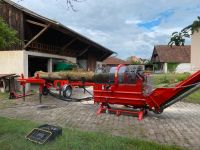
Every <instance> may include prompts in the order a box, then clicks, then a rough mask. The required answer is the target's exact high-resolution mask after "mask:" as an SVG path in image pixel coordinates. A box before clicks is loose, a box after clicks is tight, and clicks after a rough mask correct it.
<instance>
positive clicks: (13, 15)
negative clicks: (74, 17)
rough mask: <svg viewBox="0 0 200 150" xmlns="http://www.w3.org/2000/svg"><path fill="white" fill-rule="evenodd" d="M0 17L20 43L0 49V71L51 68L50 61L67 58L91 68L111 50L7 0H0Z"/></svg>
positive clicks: (109, 53)
mask: <svg viewBox="0 0 200 150" xmlns="http://www.w3.org/2000/svg"><path fill="white" fill-rule="evenodd" d="M0 17H2V18H3V19H4V20H5V22H7V23H8V25H9V26H10V27H12V28H13V29H15V30H16V31H17V32H18V37H19V39H20V41H21V42H20V44H17V45H14V46H12V47H10V48H4V49H0V73H1V74H10V73H17V74H21V73H23V74H24V75H25V76H26V77H27V76H33V74H34V72H35V71H39V70H42V71H49V72H51V71H53V70H54V68H53V66H54V64H55V63H57V62H58V61H60V60H68V61H70V62H73V63H78V64H80V65H81V66H82V67H83V68H85V69H86V70H95V68H96V64H97V63H98V62H102V61H103V60H104V59H106V58H107V57H109V56H111V55H112V54H113V53H114V52H113V51H111V50H109V49H108V48H105V47H103V46H102V45H100V44H98V43H96V42H94V41H92V40H90V39H88V38H87V37H85V36H83V35H81V34H79V33H77V32H75V31H73V30H71V29H69V28H68V27H66V26H64V25H62V24H61V23H59V22H56V21H54V20H51V19H48V18H45V17H43V16H41V15H39V14H37V13H35V12H32V11H30V10H28V9H26V8H24V7H22V6H20V5H18V4H16V3H14V2H12V1H10V0H1V1H0Z"/></svg>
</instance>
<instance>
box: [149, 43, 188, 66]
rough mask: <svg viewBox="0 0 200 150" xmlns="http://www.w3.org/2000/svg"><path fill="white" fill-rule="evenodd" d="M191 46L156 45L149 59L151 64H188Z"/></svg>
mask: <svg viewBox="0 0 200 150" xmlns="http://www.w3.org/2000/svg"><path fill="white" fill-rule="evenodd" d="M190 57H191V46H190V45H185V46H172V47H170V46H168V45H156V46H154V51H153V54H152V57H151V61H152V62H166V63H190Z"/></svg>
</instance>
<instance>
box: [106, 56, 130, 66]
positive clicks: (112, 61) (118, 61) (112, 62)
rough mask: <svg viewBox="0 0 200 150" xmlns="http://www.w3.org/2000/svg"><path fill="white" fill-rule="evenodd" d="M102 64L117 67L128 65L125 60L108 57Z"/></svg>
mask: <svg viewBox="0 0 200 150" xmlns="http://www.w3.org/2000/svg"><path fill="white" fill-rule="evenodd" d="M103 64H106V65H119V64H124V65H128V64H130V63H129V62H127V61H125V60H122V59H119V58H117V57H108V58H106V59H105V60H104V61H103Z"/></svg>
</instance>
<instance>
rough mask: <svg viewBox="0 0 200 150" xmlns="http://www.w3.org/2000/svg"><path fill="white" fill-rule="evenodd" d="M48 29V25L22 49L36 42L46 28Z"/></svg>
mask: <svg viewBox="0 0 200 150" xmlns="http://www.w3.org/2000/svg"><path fill="white" fill-rule="evenodd" d="M49 27H50V24H48V25H47V26H46V27H45V28H43V29H42V30H41V31H40V32H39V33H38V34H36V35H35V36H34V37H33V38H32V39H31V40H30V41H29V42H28V43H27V44H26V45H25V46H24V49H26V48H27V47H28V46H29V45H30V44H31V43H32V42H33V41H34V40H36V39H37V38H38V37H39V36H40V35H42V34H43V33H44V32H45V31H46V30H47V29H48V28H49Z"/></svg>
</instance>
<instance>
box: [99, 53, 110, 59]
mask: <svg viewBox="0 0 200 150" xmlns="http://www.w3.org/2000/svg"><path fill="white" fill-rule="evenodd" d="M106 55H108V53H105V54H104V55H102V56H101V57H100V61H101V60H102V59H103V58H104V57H105V56H106Z"/></svg>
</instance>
